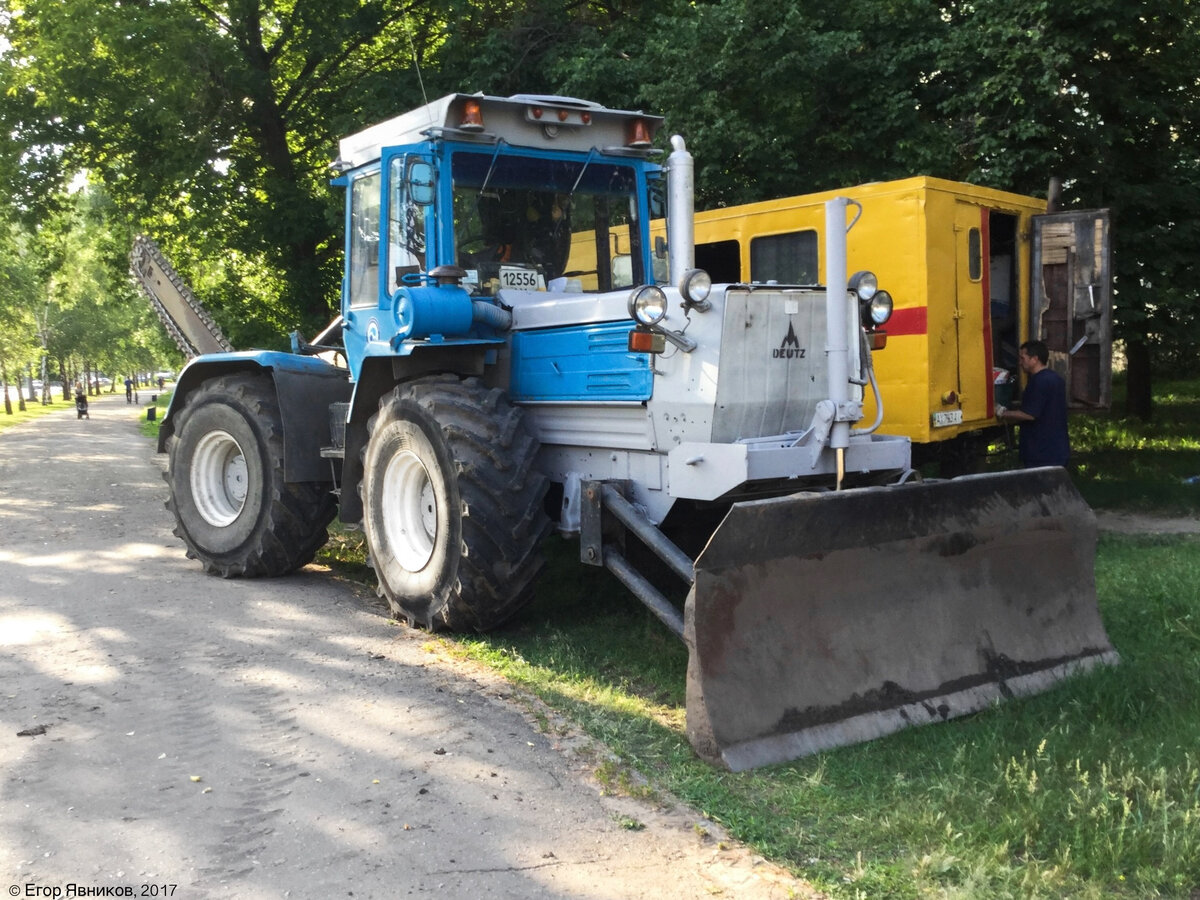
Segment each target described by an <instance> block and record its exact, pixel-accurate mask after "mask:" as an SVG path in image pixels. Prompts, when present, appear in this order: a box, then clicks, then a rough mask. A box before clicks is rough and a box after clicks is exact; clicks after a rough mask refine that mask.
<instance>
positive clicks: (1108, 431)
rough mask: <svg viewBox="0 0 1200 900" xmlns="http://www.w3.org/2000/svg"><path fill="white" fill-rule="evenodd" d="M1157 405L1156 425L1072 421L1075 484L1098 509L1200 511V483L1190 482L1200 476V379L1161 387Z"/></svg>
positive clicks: (1104, 418)
mask: <svg viewBox="0 0 1200 900" xmlns="http://www.w3.org/2000/svg"><path fill="white" fill-rule="evenodd" d="M1120 387H1121V383H1120V382H1119V381H1118V383H1117V388H1118V389H1120ZM1154 406H1155V413H1154V419H1153V420H1152V421H1151V422H1142V421H1140V420H1137V419H1129V418H1124V417H1121V416H1111V415H1110V416H1094V417H1084V416H1080V417H1077V418H1075V419H1073V420H1072V424H1071V442H1072V447H1073V452H1074V456H1075V466H1074V476H1075V482H1076V484H1077V485H1078V486H1079V489H1080V492H1081V493H1082V494H1083V495H1084V497H1085V498H1086V499H1087V500H1088V502H1089V503H1091V504H1092V505H1093V506H1096V507H1101V508H1128V509H1151V510H1156V511H1159V512H1166V513H1173V514H1179V515H1195V514H1196V513H1198V512H1200V483H1193V484H1189V483H1187V482H1186V479H1189V478H1193V477H1195V476H1200V381H1188V382H1166V383H1164V384H1161V385H1159V386H1158V387H1157V389H1156V391H1155V398H1154Z"/></svg>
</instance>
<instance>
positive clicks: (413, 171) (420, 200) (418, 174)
mask: <svg viewBox="0 0 1200 900" xmlns="http://www.w3.org/2000/svg"><path fill="white" fill-rule="evenodd" d="M406 180H407V182H408V196H409V198H410V199H411V200H412V202H413V203H415V204H417V206H432V205H433V199H434V196H435V194H436V191H435V190H434V188H435V187H436V185H437V170H435V169H434V168H433V166H431V165H430V164H429V163H427V162H425V161H424V160H422V159H414V160H412V161H411V162H410V163H409V164H408V177H407V179H406Z"/></svg>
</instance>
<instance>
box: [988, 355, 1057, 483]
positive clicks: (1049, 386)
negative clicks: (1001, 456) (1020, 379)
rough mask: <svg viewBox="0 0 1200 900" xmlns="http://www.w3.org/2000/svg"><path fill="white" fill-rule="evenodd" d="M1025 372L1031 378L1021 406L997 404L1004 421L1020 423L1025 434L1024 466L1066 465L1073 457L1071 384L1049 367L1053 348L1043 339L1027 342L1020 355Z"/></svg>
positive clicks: (1021, 449)
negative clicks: (1069, 407)
mask: <svg viewBox="0 0 1200 900" xmlns="http://www.w3.org/2000/svg"><path fill="white" fill-rule="evenodd" d="M1017 360H1018V362H1019V363H1020V366H1021V371H1023V372H1024V373H1025V374H1026V375H1027V376H1029V377H1028V380H1027V381H1026V383H1025V391H1024V393H1023V394H1022V395H1021V408H1020V409H1005V408H1004V407H1003V406H997V407H996V418H997V419H999V420H1000V421H1001V422H1017V423H1018V424H1020V426H1021V437H1020V440H1019V442H1018V445H1017V451H1018V454H1019V456H1020V459H1021V465H1022V466H1024V467H1025V468H1026V469H1030V468H1033V467H1034V466H1065V465H1066V464H1067V460H1068V459H1069V458H1070V456H1071V445H1070V443H1069V441H1068V438H1067V386H1066V383H1065V382H1064V381H1063V380H1062V378H1061V377H1060V376H1059V374H1058V373H1057V372H1055V371H1054V370H1053V369H1051V368H1049V367H1048V365H1047V363H1048V362H1049V361H1050V351H1049V350H1047V348H1046V345H1045V344H1044V343H1042V342H1041V341H1026V342H1025V343H1023V344H1022V345H1021V349H1020V351H1019V353H1018V355H1017Z"/></svg>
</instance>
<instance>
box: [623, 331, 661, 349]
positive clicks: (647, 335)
mask: <svg viewBox="0 0 1200 900" xmlns="http://www.w3.org/2000/svg"><path fill="white" fill-rule="evenodd" d="M666 345H667V341H666V338H664V337H663V336H662V335H661V334H656V333H655V332H653V331H641V330H639V329H636V328H635V329H633V330H632V331H630V332H629V352H630V353H662V352H663V350H665V349H666Z"/></svg>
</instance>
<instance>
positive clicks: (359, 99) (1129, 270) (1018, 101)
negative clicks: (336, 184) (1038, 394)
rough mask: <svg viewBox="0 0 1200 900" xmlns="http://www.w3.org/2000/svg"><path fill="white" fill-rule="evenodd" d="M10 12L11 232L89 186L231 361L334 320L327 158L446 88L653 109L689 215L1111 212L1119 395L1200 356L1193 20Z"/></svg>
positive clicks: (802, 13)
mask: <svg viewBox="0 0 1200 900" xmlns="http://www.w3.org/2000/svg"><path fill="white" fill-rule="evenodd" d="M0 18H2V19H3V20H4V22H5V24H6V34H7V36H8V40H9V41H10V43H11V48H10V50H9V52H7V53H6V54H4V55H3V56H2V57H0V86H3V88H4V93H3V96H2V98H0V121H2V122H3V125H4V127H3V128H2V129H0V135H3V137H0V185H3V186H5V187H8V188H10V189H11V190H9V192H8V196H9V197H12V198H13V199H14V208H15V210H16V211H17V212H18V213H20V214H23V215H25V216H26V217H34V218H36V217H37V216H39V215H42V214H44V212H45V211H46V210H49V209H51V208H52V207H53V205H54V203H55V202H56V200H57V202H61V193H60V192H61V188H62V185H63V178H64V175H67V174H69V173H73V172H75V171H78V170H79V169H81V168H84V169H87V170H88V171H90V172H91V175H92V177H93V179H94V180H95V181H96V182H97V183H99V184H103V185H104V187H105V189H106V190H107V192H108V193H109V195H110V196H111V197H112V199H113V202H114V204H115V210H116V211H117V212H118V213H119V216H118V217H119V218H121V219H123V220H124V221H125V223H126V224H125V226H124V227H126V228H130V229H132V228H138V229H143V230H146V231H148V232H150V233H151V234H152V235H153V236H154V237H155V238H156V239H157V240H158V241H159V242H160V244H162V246H163V247H164V250H166V252H167V253H168V255H169V256H170V257H171V258H172V259H173V260H174V261H175V263H176V265H177V267H178V268H179V269H180V270H181V271H182V272H183V273H184V274H185V276H186V277H188V279H189V280H190V281H192V282H193V284H194V285H197V286H199V287H201V288H202V289H203V299H204V300H205V301H206V303H207V304H208V305H209V306H210V307H211V308H212V309H213V310H214V312H215V313H216V315H217V317H218V319H219V320H220V322H221V324H222V326H223V327H224V329H225V331H226V332H227V333H228V334H230V336H231V337H232V339H233V340H234V341H235V343H238V344H242V345H245V344H251V343H252V344H257V345H260V346H272V345H280V344H281V343H282V341H283V334H284V332H286V331H287V330H288V329H290V328H292V327H296V326H300V327H303V328H315V327H317V326H319V325H322V324H324V321H325V320H327V318H328V317H329V315H330V314H331V312H332V309H333V307H334V306H335V304H336V294H337V289H338V288H337V286H338V283H339V271H338V256H339V252H338V251H339V247H340V241H339V240H338V236H337V235H338V231H339V224H338V223H339V216H338V213H337V206H338V199H339V198H337V197H336V196H335V194H334V193H333V192H331V191H330V190H329V188H328V185H327V183H326V181H325V166H326V164H327V163H328V161H329V160H330V159H331V158H332V157H333V155H334V154H335V152H336V139H337V138H338V137H339V136H340V135H343V134H346V133H350V132H352V131H355V130H357V129H359V128H361V127H362V126H363V125H365V124H368V123H370V122H372V121H377V120H379V119H381V118H384V117H386V116H390V115H394V114H396V113H397V112H399V111H402V110H404V109H408V108H412V107H413V106H416V105H418V104H419V103H421V102H423V101H424V99H425V98H426V97H427V96H428V97H435V96H440V95H441V94H444V93H447V92H449V91H455V90H465V91H476V90H483V91H485V92H488V93H497V94H508V93H515V92H530V93H534V92H536V93H563V94H569V95H575V96H586V97H588V98H590V99H594V100H598V101H600V102H603V103H605V104H607V105H610V106H617V107H622V108H633V107H641V108H646V109H648V110H651V111H654V112H659V113H662V114H664V115H665V116H666V119H667V126H668V130H669V131H671V132H680V133H683V134H684V135H685V136H686V137H687V138H688V141H689V144H690V146H691V148H692V150H693V152H694V153H695V154H696V157H697V163H698V168H697V175H698V187H699V191H700V195H699V198H700V203H701V206H702V207H704V206H716V205H723V204H729V203H738V202H744V201H749V200H753V199H765V198H768V197H772V196H783V195H787V194H795V193H802V192H807V191H812V190H819V189H824V188H830V187H837V186H845V185H851V184H855V183H860V182H863V181H870V180H881V179H887V178H893V177H902V176H907V175H912V174H930V175H938V176H942V177H949V178H954V179H959V180H971V181H976V182H980V183H984V184H988V185H992V186H996V187H1002V188H1006V189H1010V190H1016V191H1021V192H1025V193H1040V192H1041V191H1042V190H1044V188H1045V185H1046V184H1047V181H1048V179H1049V177H1050V176H1051V175H1054V174H1058V175H1061V176H1063V178H1064V179H1065V180H1066V186H1067V190H1066V200H1067V203H1068V204H1069V205H1076V206H1111V207H1112V208H1113V209H1114V210H1115V214H1116V222H1117V228H1116V234H1117V241H1118V253H1117V256H1116V260H1117V277H1118V288H1119V291H1118V295H1117V303H1118V316H1117V329H1118V335H1119V336H1120V337H1123V338H1124V339H1125V340H1126V341H1127V342H1128V343H1129V344H1130V347H1131V352H1130V355H1129V358H1130V365H1131V380H1132V381H1133V382H1136V381H1137V379H1138V378H1139V377H1141V378H1143V380H1144V379H1145V377H1146V376H1148V374H1149V373H1148V372H1140V371H1139V366H1143V364H1150V363H1153V364H1154V365H1155V366H1157V367H1158V368H1160V369H1162V370H1163V371H1166V372H1171V371H1175V370H1177V369H1179V368H1181V367H1182V366H1183V365H1185V364H1186V362H1187V359H1188V348H1190V347H1191V346H1192V345H1193V344H1195V342H1196V340H1197V338H1200V311H1198V308H1197V304H1198V303H1200V301H1198V300H1197V299H1196V298H1195V297H1194V296H1193V293H1192V292H1189V291H1188V290H1187V287H1186V285H1187V284H1188V278H1187V277H1186V275H1188V274H1189V273H1190V266H1191V263H1192V253H1193V250H1192V248H1194V247H1195V246H1196V244H1197V237H1198V235H1197V233H1196V230H1197V228H1198V227H1200V226H1197V224H1196V223H1195V221H1194V217H1193V216H1191V215H1190V212H1191V210H1192V209H1194V208H1195V205H1196V201H1197V200H1198V199H1200V171H1198V168H1200V140H1198V130H1197V123H1196V109H1197V93H1198V91H1200V86H1198V85H1197V82H1196V79H1195V78H1194V76H1193V75H1192V74H1191V73H1192V72H1193V70H1194V65H1193V61H1194V59H1195V58H1196V55H1197V52H1196V51H1197V49H1200V47H1198V45H1200V27H1197V25H1198V24H1200V23H1198V22H1197V15H1196V8H1195V4H1194V3H1193V2H1192V0H1164V2H1163V3H1160V4H1157V5H1156V6H1155V7H1154V8H1153V9H1150V8H1148V7H1145V6H1144V5H1137V4H1130V3H1128V2H1126V0H1083V3H1082V6H1081V5H1080V4H1074V5H1070V6H1066V5H1063V4H1056V3H1052V2H1050V0H1012V2H1003V3H1002V2H999V0H986V2H971V3H966V2H958V0H953V2H944V3H938V4H930V3H926V2H923V0H885V2H879V0H844V2H832V0H805V2H804V3H803V4H798V5H795V4H794V5H792V6H790V7H787V8H782V9H781V8H780V7H779V6H778V4H769V3H767V2H766V0H650V2H646V3H634V2H632V0H589V2H569V3H564V2H558V0H507V2H504V3H499V4H493V3H487V4H485V3H479V2H476V0H436V2H432V3H423V4H420V5H419V6H418V5H416V4H413V3H411V2H403V0H362V2H359V0H275V2H270V3H268V2H265V0H163V2H156V3H119V4H95V3H92V2H91V0H2V2H0ZM114 221H115V219H114ZM1143 367H1144V366H1143ZM1145 385H1148V381H1145V382H1144V385H1142V386H1136V385H1135V384H1131V391H1130V396H1131V397H1134V396H1135V395H1137V396H1140V395H1142V394H1145V395H1146V396H1148V388H1147V387H1145ZM1135 387H1136V389H1135Z"/></svg>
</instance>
